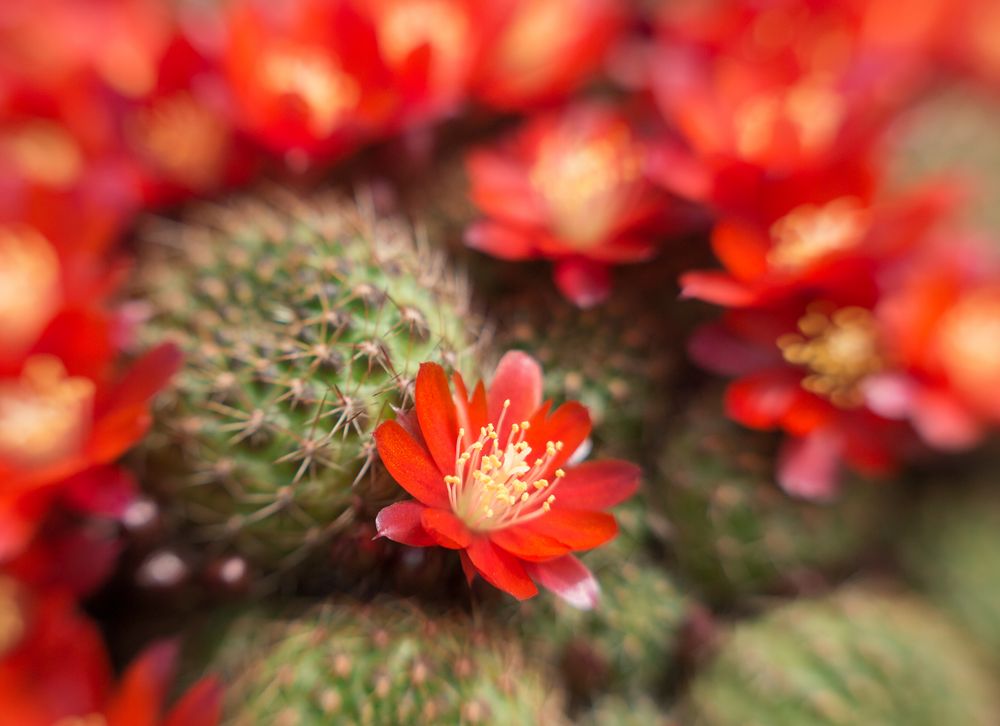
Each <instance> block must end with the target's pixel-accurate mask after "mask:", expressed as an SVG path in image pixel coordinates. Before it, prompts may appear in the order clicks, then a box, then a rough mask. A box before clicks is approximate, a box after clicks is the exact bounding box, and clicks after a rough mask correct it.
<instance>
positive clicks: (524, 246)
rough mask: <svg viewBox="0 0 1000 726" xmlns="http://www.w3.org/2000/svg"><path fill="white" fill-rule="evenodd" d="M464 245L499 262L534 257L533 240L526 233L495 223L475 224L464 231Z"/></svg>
mask: <svg viewBox="0 0 1000 726" xmlns="http://www.w3.org/2000/svg"><path fill="white" fill-rule="evenodd" d="M465 244H466V245H468V246H469V247H471V248H472V249H474V250H479V251H480V252H485V253H486V254H488V255H492V256H493V257H498V258H500V259H501V260H510V261H518V260H528V259H531V258H532V257H534V256H535V240H534V238H533V237H532V236H531V234H529V233H528V232H526V231H523V230H519V229H516V228H513V227H507V226H505V225H503V224H499V223H497V222H488V221H484V222H476V223H474V224H472V225H471V226H470V227H469V228H468V229H466V230H465Z"/></svg>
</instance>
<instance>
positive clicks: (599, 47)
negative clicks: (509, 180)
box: [472, 0, 628, 110]
mask: <svg viewBox="0 0 1000 726" xmlns="http://www.w3.org/2000/svg"><path fill="white" fill-rule="evenodd" d="M472 5H474V7H475V8H476V11H475V12H476V20H477V24H478V25H479V26H480V27H481V28H482V29H483V32H482V37H483V47H482V50H481V54H480V56H479V59H478V62H477V64H476V69H475V71H474V74H473V79H472V93H473V95H474V96H475V97H476V98H478V99H479V100H481V101H483V102H484V103H486V104H488V105H490V106H493V107H495V108H500V109H508V110H521V109H528V108H532V107H536V106H538V105H540V104H544V103H548V102H552V101H558V100H563V99H566V98H567V97H568V96H569V95H570V94H571V93H572V92H573V91H575V90H576V89H577V88H578V87H579V86H580V85H581V84H582V83H583V82H584V81H586V80H588V78H589V77H590V76H591V75H592V74H593V73H594V71H595V70H596V69H597V68H598V67H599V65H600V63H601V61H602V60H603V59H604V57H605V55H606V54H607V52H608V49H609V48H610V47H611V45H612V44H613V43H614V41H615V40H616V39H617V38H618V36H619V34H620V33H621V31H622V30H623V28H624V26H625V22H626V20H627V18H628V15H627V9H626V8H625V7H624V5H623V4H622V3H620V2H616V0H486V1H485V2H480V3H473V4H472Z"/></svg>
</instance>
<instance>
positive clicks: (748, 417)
mask: <svg viewBox="0 0 1000 726" xmlns="http://www.w3.org/2000/svg"><path fill="white" fill-rule="evenodd" d="M798 391H799V386H798V384H797V383H796V382H795V381H794V380H792V379H791V378H790V377H789V376H787V375H785V374H784V373H783V372H770V371H765V372H762V373H760V374H758V375H755V376H747V377H746V378H742V379H740V380H738V381H735V382H733V383H731V384H730V385H729V388H727V389H726V397H725V400H726V413H727V414H728V415H729V416H730V417H731V418H733V419H735V420H736V421H739V422H740V423H742V424H743V425H744V426H749V427H750V428H755V429H769V428H773V427H775V426H777V425H778V423H779V422H780V421H781V419H782V418H784V416H785V415H786V414H787V413H788V410H789V409H790V408H791V406H792V405H793V404H794V403H795V400H796V396H797V393H798Z"/></svg>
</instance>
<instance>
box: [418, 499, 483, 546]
mask: <svg viewBox="0 0 1000 726" xmlns="http://www.w3.org/2000/svg"><path fill="white" fill-rule="evenodd" d="M420 522H421V524H423V526H424V529H425V530H426V531H427V533H428V534H429V535H430V536H431V537H433V538H434V541H435V543H436V544H439V545H441V546H442V547H447V548H448V549H450V550H461V549H465V548H466V547H468V546H469V545H470V544H471V543H472V535H471V534H470V533H469V530H468V529H467V528H466V526H465V525H464V524H462V522H461V521H460V520H459V519H458V517H456V516H455V515H454V514H452V513H451V511H449V510H447V509H430V508H428V509H424V511H423V512H421V513H420Z"/></svg>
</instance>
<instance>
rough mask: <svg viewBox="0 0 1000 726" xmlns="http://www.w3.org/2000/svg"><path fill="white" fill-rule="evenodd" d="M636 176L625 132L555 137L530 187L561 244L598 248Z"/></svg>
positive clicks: (544, 146)
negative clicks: (549, 214)
mask: <svg viewBox="0 0 1000 726" xmlns="http://www.w3.org/2000/svg"><path fill="white" fill-rule="evenodd" d="M639 174H640V162H639V158H638V156H637V154H636V152H635V148H634V146H633V143H632V135H631V133H630V132H629V130H628V127H627V126H625V125H624V124H618V125H616V126H615V127H614V128H612V129H610V130H609V131H608V132H607V133H602V134H601V135H600V136H599V137H597V138H593V139H581V138H579V137H577V136H572V135H568V134H558V133H557V134H555V135H553V136H551V137H549V138H547V139H546V140H545V141H544V142H543V143H542V144H541V146H540V148H539V153H538V159H537V161H536V162H535V164H534V166H533V168H532V170H531V182H532V185H533V186H534V187H535V190H536V191H537V192H538V193H539V194H540V195H541V197H542V198H543V199H544V200H545V204H546V206H547V207H548V209H549V212H550V213H551V215H552V221H553V226H554V227H555V229H556V232H557V233H558V234H559V236H560V238H561V239H562V240H563V241H565V242H566V243H568V244H569V245H570V246H571V247H573V248H574V249H579V250H584V249H587V248H588V247H591V246H593V245H594V244H597V243H600V242H602V241H603V240H604V238H605V237H606V236H607V235H608V234H609V233H610V231H611V230H612V228H613V226H614V224H615V222H616V221H617V219H618V217H619V216H620V215H621V214H622V212H623V210H624V208H625V206H626V205H627V203H628V201H629V197H630V195H631V193H632V190H633V184H634V183H635V182H636V180H637V179H638V177H639Z"/></svg>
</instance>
